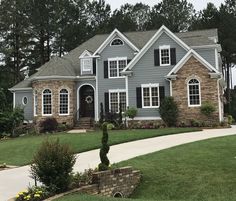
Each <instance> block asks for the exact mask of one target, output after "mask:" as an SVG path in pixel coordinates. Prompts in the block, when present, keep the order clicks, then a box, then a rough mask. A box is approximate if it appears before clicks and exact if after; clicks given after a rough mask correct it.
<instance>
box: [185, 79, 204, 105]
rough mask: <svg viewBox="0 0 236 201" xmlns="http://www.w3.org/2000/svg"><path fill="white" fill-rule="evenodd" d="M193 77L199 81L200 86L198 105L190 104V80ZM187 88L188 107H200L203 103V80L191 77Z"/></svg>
mask: <svg viewBox="0 0 236 201" xmlns="http://www.w3.org/2000/svg"><path fill="white" fill-rule="evenodd" d="M193 79H195V80H197V81H198V87H199V104H197V105H191V104H190V94H189V82H190V81H191V80H193ZM187 90H188V107H200V106H201V105H202V101H201V99H202V97H201V82H200V80H199V79H197V78H190V79H189V80H188V82H187Z"/></svg>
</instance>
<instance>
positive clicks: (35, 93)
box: [34, 90, 38, 117]
mask: <svg viewBox="0 0 236 201" xmlns="http://www.w3.org/2000/svg"><path fill="white" fill-rule="evenodd" d="M36 102H37V104H36ZM37 111H38V92H37V90H35V91H34V116H35V117H37V116H38V112H37Z"/></svg>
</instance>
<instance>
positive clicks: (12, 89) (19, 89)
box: [8, 87, 33, 92]
mask: <svg viewBox="0 0 236 201" xmlns="http://www.w3.org/2000/svg"><path fill="white" fill-rule="evenodd" d="M8 90H9V91H11V92H13V91H31V90H33V89H32V87H27V88H10V89H8Z"/></svg>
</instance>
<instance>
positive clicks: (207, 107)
mask: <svg viewBox="0 0 236 201" xmlns="http://www.w3.org/2000/svg"><path fill="white" fill-rule="evenodd" d="M200 110H201V113H202V114H204V115H205V116H207V117H210V116H211V115H212V114H213V113H214V112H215V111H216V108H215V106H214V105H213V104H212V103H210V102H204V103H203V104H202V106H201V107H200Z"/></svg>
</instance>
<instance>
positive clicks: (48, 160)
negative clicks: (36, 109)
mask: <svg viewBox="0 0 236 201" xmlns="http://www.w3.org/2000/svg"><path fill="white" fill-rule="evenodd" d="M75 160H76V158H75V156H74V155H73V152H72V151H71V148H70V147H69V146H68V145H64V144H60V143H59V140H58V139H57V140H56V141H51V142H49V141H45V142H43V143H42V145H41V146H40V148H39V150H38V152H37V153H36V154H35V156H34V160H33V163H32V165H31V175H32V176H33V177H34V178H37V179H38V180H39V181H40V182H42V183H43V184H44V185H45V186H46V187H47V188H48V190H49V191H50V192H56V193H58V192H62V191H65V190H67V189H68V186H69V184H70V181H71V177H70V174H71V172H72V168H73V165H74V164H75Z"/></svg>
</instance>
